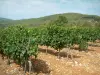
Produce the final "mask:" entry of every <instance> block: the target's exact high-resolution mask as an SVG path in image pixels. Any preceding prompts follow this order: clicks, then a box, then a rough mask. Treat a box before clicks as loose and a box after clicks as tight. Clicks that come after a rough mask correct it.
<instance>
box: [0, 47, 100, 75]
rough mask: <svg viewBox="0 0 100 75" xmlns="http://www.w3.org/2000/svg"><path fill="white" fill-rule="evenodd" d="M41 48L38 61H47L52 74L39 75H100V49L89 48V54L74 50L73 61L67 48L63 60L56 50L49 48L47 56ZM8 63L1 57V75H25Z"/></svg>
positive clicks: (63, 51)
mask: <svg viewBox="0 0 100 75" xmlns="http://www.w3.org/2000/svg"><path fill="white" fill-rule="evenodd" d="M40 48H41V49H40V51H39V54H38V59H40V60H43V61H45V62H46V63H47V64H48V66H49V68H50V69H51V72H50V74H45V73H42V72H41V73H39V74H38V75H100V47H91V46H89V52H87V53H86V52H79V51H77V50H72V51H71V52H72V54H73V55H74V58H73V60H72V59H70V58H69V59H67V58H66V50H67V48H64V49H63V50H62V51H61V56H62V57H61V59H58V58H57V56H56V55H57V51H56V50H54V49H52V48H49V50H48V54H46V53H45V49H46V47H45V46H41V47H40ZM6 63H7V60H6V59H5V60H2V58H1V55H0V75H24V74H23V71H19V70H18V69H15V68H16V67H17V68H18V66H17V65H16V64H14V63H13V64H11V66H8V65H7V64H6ZM12 71H13V72H12ZM14 72H15V73H14ZM27 75H28V74H27ZM31 75H34V74H31Z"/></svg>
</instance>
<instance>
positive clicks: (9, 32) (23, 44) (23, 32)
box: [0, 26, 38, 64]
mask: <svg viewBox="0 0 100 75" xmlns="http://www.w3.org/2000/svg"><path fill="white" fill-rule="evenodd" d="M0 40H1V44H2V47H1V48H2V50H3V53H4V54H5V55H7V57H8V58H11V59H14V61H15V62H17V63H19V64H21V63H24V62H25V61H27V60H28V58H29V57H30V56H32V55H34V56H35V57H37V52H38V45H37V43H36V42H35V39H34V38H33V37H32V36H31V35H30V31H28V29H26V28H24V27H22V26H16V27H15V26H11V27H7V28H5V29H3V30H2V33H1V34H0Z"/></svg>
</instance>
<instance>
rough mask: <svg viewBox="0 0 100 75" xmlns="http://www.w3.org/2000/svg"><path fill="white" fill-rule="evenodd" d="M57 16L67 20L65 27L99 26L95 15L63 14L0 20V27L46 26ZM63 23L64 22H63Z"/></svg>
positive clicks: (99, 23) (99, 22)
mask: <svg viewBox="0 0 100 75" xmlns="http://www.w3.org/2000/svg"><path fill="white" fill-rule="evenodd" d="M59 16H64V17H66V18H67V21H68V23H66V24H65V25H66V26H74V25H78V26H100V17H99V16H96V15H86V14H79V13H64V14H55V15H50V16H45V17H40V18H31V19H22V20H9V19H4V18H3V19H2V18H0V26H8V25H28V26H31V27H32V26H39V25H44V24H48V23H50V22H51V21H56V20H57V19H58V18H59ZM63 21H65V20H63Z"/></svg>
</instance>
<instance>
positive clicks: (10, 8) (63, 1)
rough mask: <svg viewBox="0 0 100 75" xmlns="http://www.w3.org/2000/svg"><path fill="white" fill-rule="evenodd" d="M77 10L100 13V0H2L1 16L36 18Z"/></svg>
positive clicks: (0, 2) (86, 12)
mask: <svg viewBox="0 0 100 75" xmlns="http://www.w3.org/2000/svg"><path fill="white" fill-rule="evenodd" d="M67 12H76V13H84V14H93V15H100V0H0V17H4V18H10V19H23V18H36V17H42V16H46V15H52V14H57V13H67Z"/></svg>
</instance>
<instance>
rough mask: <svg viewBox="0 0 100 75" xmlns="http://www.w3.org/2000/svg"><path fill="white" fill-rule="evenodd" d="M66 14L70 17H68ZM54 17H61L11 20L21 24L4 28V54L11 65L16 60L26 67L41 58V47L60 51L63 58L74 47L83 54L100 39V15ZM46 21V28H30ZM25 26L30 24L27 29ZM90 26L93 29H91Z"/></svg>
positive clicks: (0, 36) (0, 46)
mask: <svg viewBox="0 0 100 75" xmlns="http://www.w3.org/2000/svg"><path fill="white" fill-rule="evenodd" d="M66 15H70V16H67V18H66ZM54 16H58V15H52V16H47V17H42V18H40V19H34V21H33V20H32V19H31V20H19V21H12V20H10V21H9V22H10V23H12V24H13V23H14V24H19V25H16V26H7V27H4V28H0V53H1V54H2V55H6V56H7V57H8V63H10V59H12V60H14V62H16V63H18V64H20V65H22V64H24V65H25V66H26V62H28V61H30V57H31V56H34V58H35V59H36V58H37V55H38V45H43V46H47V49H48V47H52V48H54V49H55V50H57V51H58V57H59V53H60V51H61V50H62V49H63V48H65V47H67V48H71V47H73V46H74V44H77V45H79V50H80V51H87V48H88V42H91V41H92V42H94V41H95V40H97V39H99V40H100V28H99V27H98V26H99V25H100V23H99V17H98V16H91V15H82V14H73V13H68V14H60V16H58V18H57V19H56V17H54ZM48 19H49V20H48ZM47 20H48V22H47ZM90 20H91V23H90ZM40 21H41V22H40ZM44 21H46V25H45V24H44V25H41V26H36V27H30V26H29V25H30V24H31V23H34V22H37V23H38V22H39V23H40V24H43V23H44ZM74 21H75V22H74ZM88 21H89V22H88ZM92 21H93V23H92ZM6 22H7V21H6ZM6 22H5V23H6ZM83 22H84V23H83ZM95 22H96V23H95ZM24 23H26V24H25V25H24V26H23V24H24ZM29 23H30V24H29ZM80 23H81V24H80ZM20 24H21V25H20ZM79 24H80V25H79ZM90 25H91V27H89V26H90ZM94 25H96V26H94ZM47 49H46V53H47Z"/></svg>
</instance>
